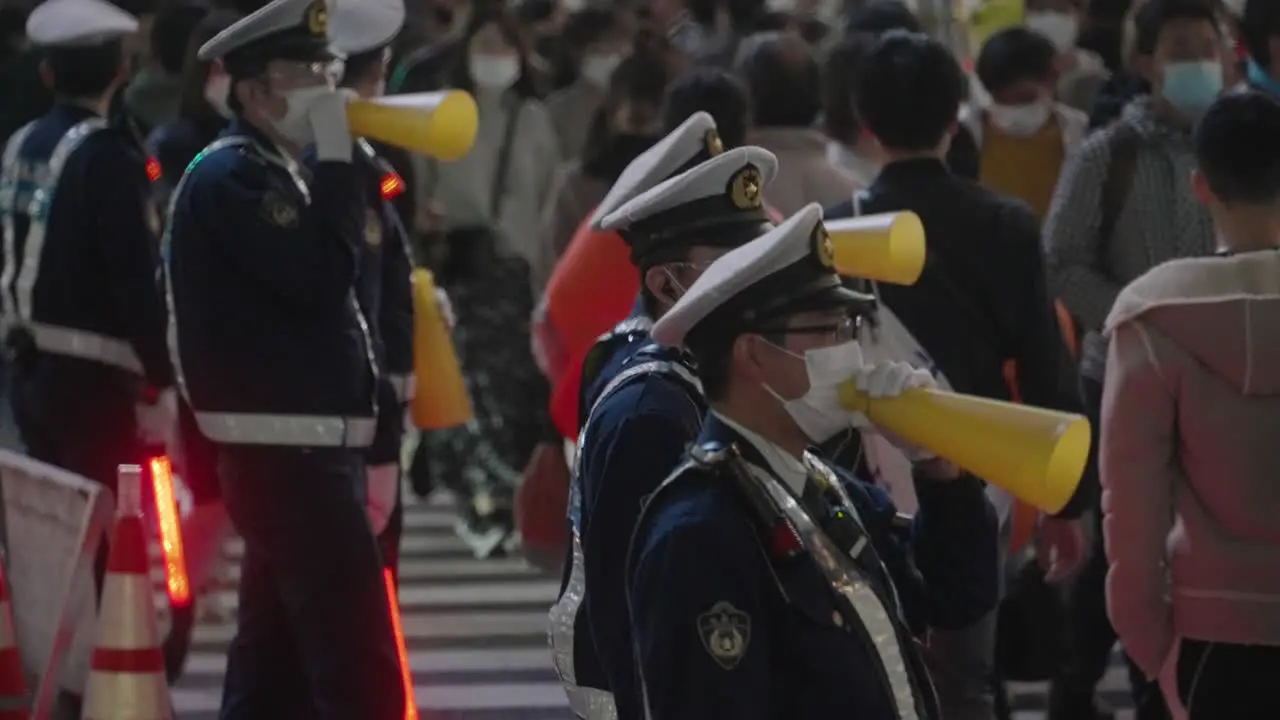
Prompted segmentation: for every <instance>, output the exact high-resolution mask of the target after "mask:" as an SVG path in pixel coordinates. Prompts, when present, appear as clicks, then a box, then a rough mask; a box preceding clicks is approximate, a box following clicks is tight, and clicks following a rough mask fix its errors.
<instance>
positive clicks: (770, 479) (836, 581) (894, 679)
mask: <svg viewBox="0 0 1280 720" xmlns="http://www.w3.org/2000/svg"><path fill="white" fill-rule="evenodd" d="M751 467H752V469H753V472H752V475H754V476H755V477H756V478H757V479H759V480H760V483H761V485H762V486H763V487H764V489H765V490H766V491H767V492H768V493H769V495H770V497H772V499H773V501H774V502H775V503H776V504H777V505H778V507H779V509H781V510H782V512H783V513H784V514H785V515H786V516H787V519H789V520H790V521H791V522H792V523H793V524H794V526H795V528H796V530H798V531H799V532H800V535H801V537H802V538H803V539H804V544H805V546H806V547H808V548H809V549H810V552H809V556H810V557H811V558H813V560H814V564H816V565H817V566H818V569H819V570H821V571H822V574H823V575H824V576H826V578H827V581H828V582H829V583H830V584H831V589H832V590H833V591H835V593H836V594H837V595H839V596H841V597H843V598H844V599H845V600H846V601H847V602H848V603H849V606H850V607H851V608H852V609H853V610H854V612H855V613H857V616H858V620H860V621H861V622H862V625H863V627H864V628H865V629H866V632H867V637H868V638H870V640H871V644H872V645H873V646H874V647H875V651H876V655H877V656H878V657H879V659H880V664H881V666H882V667H883V668H884V671H885V676H886V677H887V678H888V680H889V688H890V691H891V692H892V693H893V700H894V704H895V705H896V706H897V708H896V709H897V717H898V718H899V719H900V720H919V717H920V716H919V714H918V712H917V710H916V691H915V688H914V687H913V686H912V684H911V674H910V671H908V670H907V659H906V653H905V652H904V650H903V648H902V645H901V643H900V642H899V641H898V629H897V626H896V625H895V623H894V620H893V617H892V615H891V612H890V610H889V609H888V608H886V607H885V605H884V603H883V602H881V600H880V596H879V595H877V594H876V592H875V590H873V589H872V587H871V584H870V583H869V582H868V581H867V579H866V578H865V577H863V575H862V573H861V572H860V571H859V570H858V568H857V567H856V566H854V564H853V563H852V562H851V561H850V560H849V558H848V556H846V555H845V554H844V553H843V552H841V551H840V549H839V548H838V547H837V546H836V544H835V543H834V542H832V541H831V539H830V538H829V537H827V534H826V533H824V532H822V530H821V529H819V527H818V525H817V523H815V522H814V521H813V519H812V518H810V517H809V514H808V513H807V512H805V510H804V508H802V507H801V506H800V504H799V503H798V502H796V499H795V496H794V495H792V493H791V492H790V491H789V490H787V489H786V488H785V487H783V485H782V482H781V481H779V480H778V479H777V478H776V477H774V475H773V474H772V473H770V472H768V471H766V470H764V469H763V468H758V467H756V466H755V465H751ZM849 507H850V510H851V511H853V510H856V509H855V508H853V506H852V505H850V506H849ZM855 520H857V518H856V516H855ZM857 522H858V524H859V525H861V524H862V522H861V521H860V520H858V521H857ZM863 534H864V535H865V534H866V530H865V528H864V529H863ZM885 577H888V574H887V573H886V575H885ZM889 590H890V591H891V592H894V593H896V592H897V591H896V588H892V587H890V588H889Z"/></svg>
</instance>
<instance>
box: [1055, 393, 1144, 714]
mask: <svg viewBox="0 0 1280 720" xmlns="http://www.w3.org/2000/svg"><path fill="white" fill-rule="evenodd" d="M1080 394H1081V397H1082V399H1083V400H1084V406H1085V412H1086V414H1087V415H1088V416H1089V422H1090V423H1091V424H1092V425H1093V446H1092V447H1091V448H1090V451H1089V463H1090V464H1091V465H1093V466H1094V467H1096V466H1097V463H1098V445H1099V442H1098V441H1099V435H1100V433H1099V429H1100V428H1101V425H1102V423H1101V409H1102V383H1100V382H1098V381H1097V380H1093V379H1091V378H1087V377H1081V378H1080ZM1096 521H1097V523H1096V525H1095V527H1094V530H1095V531H1096V533H1095V536H1094V537H1095V539H1094V546H1093V548H1092V549H1091V554H1090V556H1089V562H1088V563H1087V564H1086V565H1085V567H1084V569H1083V570H1082V571H1081V573H1080V575H1079V577H1077V578H1076V581H1075V583H1074V584H1073V586H1072V589H1071V592H1070V594H1069V597H1068V601H1067V621H1066V624H1065V626H1064V628H1063V631H1064V637H1063V658H1062V663H1061V665H1060V666H1059V669H1058V673H1057V674H1056V675H1055V677H1054V679H1053V687H1052V690H1051V691H1050V694H1049V718H1050V720H1093V717H1094V715H1093V712H1094V693H1095V691H1096V689H1097V686H1098V682H1099V681H1100V680H1102V676H1103V675H1104V674H1105V673H1106V671H1107V666H1108V665H1110V663H1111V653H1112V650H1113V648H1114V647H1115V644H1116V631H1115V629H1114V628H1112V627H1111V619H1110V618H1109V617H1107V600H1106V580H1107V556H1106V553H1105V552H1104V550H1103V543H1102V516H1101V513H1098V514H1097V515H1096ZM1126 660H1128V658H1127V657H1126ZM1128 664H1129V680H1130V685H1131V687H1132V689H1133V701H1134V705H1135V708H1136V715H1137V718H1138V720H1168V718H1169V711H1168V709H1167V708H1166V707H1165V703H1164V696H1162V695H1161V694H1160V688H1159V686H1158V685H1157V684H1156V683H1154V682H1148V681H1147V680H1146V678H1145V677H1144V676H1143V674H1142V672H1141V671H1139V670H1138V669H1137V667H1136V666H1134V664H1133V663H1132V662H1129V663H1128Z"/></svg>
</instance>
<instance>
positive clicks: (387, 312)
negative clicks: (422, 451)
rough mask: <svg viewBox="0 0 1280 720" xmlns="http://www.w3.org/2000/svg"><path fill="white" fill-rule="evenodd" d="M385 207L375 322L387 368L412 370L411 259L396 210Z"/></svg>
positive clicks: (401, 370)
mask: <svg viewBox="0 0 1280 720" xmlns="http://www.w3.org/2000/svg"><path fill="white" fill-rule="evenodd" d="M386 209H387V212H386V213H385V216H386V218H387V230H386V240H387V241H386V242H385V243H384V244H383V246H384V248H383V251H382V252H383V257H382V307H381V309H380V311H379V315H380V316H379V317H378V319H377V322H378V327H379V329H380V330H381V333H382V347H383V350H384V351H385V353H386V363H387V371H388V372H391V373H396V374H404V373H409V372H412V371H413V283H412V275H413V262H412V261H411V260H410V259H409V258H410V255H409V238H408V236H407V235H406V233H405V229H404V225H403V224H402V223H401V222H400V217H399V213H397V212H396V211H395V209H394V208H391V207H387V208H386ZM424 380H429V378H424Z"/></svg>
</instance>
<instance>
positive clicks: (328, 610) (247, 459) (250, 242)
mask: <svg viewBox="0 0 1280 720" xmlns="http://www.w3.org/2000/svg"><path fill="white" fill-rule="evenodd" d="M327 29H328V11H327V8H326V5H325V3H324V2H323V0H273V2H270V3H268V4H267V5H265V6H264V7H262V8H261V9H259V10H257V11H256V12H254V13H252V14H250V15H249V16H247V17H245V18H244V19H242V20H240V21H239V22H237V23H235V24H234V25H232V26H231V27H229V28H228V29H227V30H225V31H224V32H222V33H220V34H218V35H217V36H215V37H214V38H213V39H212V40H210V41H209V42H208V43H206V44H205V45H204V46H203V47H201V48H200V52H199V57H200V59H201V60H206V61H209V60H215V59H217V60H221V61H222V63H223V65H224V66H225V68H226V70H227V72H228V73H229V74H230V76H231V90H230V96H229V101H228V104H229V105H230V107H231V109H232V110H233V111H234V113H235V115H236V117H235V119H234V120H233V121H232V123H231V125H230V126H229V127H228V129H227V130H226V131H225V132H224V133H223V134H222V136H220V138H219V139H218V140H216V141H215V142H214V143H213V144H212V145H210V146H209V147H207V148H205V149H204V151H203V152H201V154H200V155H198V156H197V157H196V159H195V160H193V161H192V165H191V167H190V168H188V170H187V173H186V176H185V177H184V178H183V180H182V181H181V182H180V184H179V187H178V188H177V190H176V192H175V199H174V204H173V212H172V215H171V219H170V226H169V235H168V238H167V241H166V243H165V248H164V256H165V276H166V291H167V296H168V300H169V311H170V349H171V351H172V352H173V353H174V355H175V357H176V358H177V361H178V362H177V363H176V365H177V369H178V376H179V380H180V384H181V387H182V391H183V394H184V395H185V397H186V399H187V400H188V401H189V402H190V405H191V408H192V410H193V412H194V416H195V421H196V425H197V426H198V428H199V430H200V432H201V434H202V435H204V436H205V437H207V438H208V439H209V440H211V441H213V442H214V443H215V444H216V446H217V454H218V476H219V481H220V484H221V489H222V495H223V498H224V500H225V502H226V505H227V510H228V512H229V514H230V516H231V519H232V522H233V523H234V524H235V527H236V529H237V530H238V531H239V532H240V534H241V536H243V538H244V541H245V555H244V560H243V563H242V567H241V581H240V598H239V628H238V630H237V634H236V637H235V639H234V640H233V641H232V643H231V648H230V650H229V653H228V658H227V674H226V685H225V688H224V697H223V706H222V713H221V717H222V718H224V720H234V719H237V718H262V717H281V718H287V717H308V718H323V719H325V720H338V719H339V718H341V719H342V720H349V719H350V718H357V717H359V718H371V719H372V720H393V719H395V720H398V718H400V717H402V716H403V712H404V693H403V689H402V687H401V683H400V679H399V678H400V676H399V669H398V666H397V658H396V649H395V640H394V637H393V635H392V628H391V618H390V609H389V608H388V606H387V602H386V598H385V594H384V590H383V582H382V571H381V568H380V564H381V563H380V558H379V554H378V548H377V544H376V542H375V539H374V536H373V533H372V532H371V531H370V528H369V522H368V520H367V519H366V517H365V513H364V507H363V495H364V485H365V453H366V452H367V449H368V447H369V445H370V444H371V443H372V441H373V439H374V434H375V432H374V431H375V425H376V423H375V403H374V395H375V385H376V382H377V377H376V363H375V361H374V358H373V347H372V343H371V340H370V337H369V333H368V323H367V322H366V319H365V317H364V316H363V314H362V312H361V308H360V305H359V303H358V302H357V298H356V292H355V283H356V278H357V269H358V267H359V256H360V253H361V248H362V247H363V246H364V245H365V232H364V231H365V222H366V210H367V202H366V197H365V194H364V190H365V189H366V187H367V183H366V182H365V177H364V175H363V174H362V172H361V168H360V166H359V165H358V164H356V163H355V162H353V159H354V143H353V140H352V138H351V134H350V131H349V129H348V127H347V122H346V109H345V106H346V102H347V96H346V93H345V92H344V91H339V90H336V89H335V88H334V80H335V75H336V72H335V70H336V68H335V62H334V61H335V56H334V55H333V54H332V52H331V50H330V47H329V37H328V32H327ZM310 146H314V154H315V157H316V163H315V166H314V169H313V171H312V172H311V178H310V182H309V183H308V182H306V181H304V179H303V177H302V176H301V174H300V171H299V166H298V160H299V158H301V157H303V156H304V153H306V152H307V148H308V147H310Z"/></svg>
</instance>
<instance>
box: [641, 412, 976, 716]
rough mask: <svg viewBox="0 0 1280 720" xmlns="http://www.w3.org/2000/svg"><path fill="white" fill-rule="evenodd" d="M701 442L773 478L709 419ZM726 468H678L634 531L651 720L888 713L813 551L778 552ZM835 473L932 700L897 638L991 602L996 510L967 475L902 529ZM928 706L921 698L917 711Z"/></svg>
mask: <svg viewBox="0 0 1280 720" xmlns="http://www.w3.org/2000/svg"><path fill="white" fill-rule="evenodd" d="M699 443H700V444H703V445H715V444H719V445H721V446H728V445H736V446H737V447H738V449H739V450H740V452H741V453H742V457H743V459H744V460H746V461H747V462H749V463H751V464H754V465H756V466H757V467H760V468H762V469H766V471H767V472H770V473H772V474H774V475H775V476H778V471H777V470H774V469H772V466H771V465H770V464H769V463H768V462H767V461H766V460H765V459H764V456H763V455H762V454H761V452H760V451H759V450H758V449H757V448H756V447H755V446H754V445H752V444H751V443H750V442H749V441H747V440H745V439H744V438H742V436H740V435H739V434H738V433H737V432H735V431H734V430H733V429H731V428H730V427H729V426H728V425H727V424H726V423H724V422H723V421H722V420H720V419H719V418H718V417H717V416H716V415H714V414H712V415H709V416H708V418H707V420H706V423H705V425H704V428H703V432H702V435H701V437H700V438H699ZM771 450H772V451H773V452H774V453H781V452H782V451H781V450H780V449H778V448H772V449H771ZM728 472H730V470H729V467H728V463H723V464H722V465H720V466H711V467H707V466H693V467H685V468H684V469H683V472H680V473H678V474H677V475H676V476H674V479H672V480H671V481H670V482H669V483H666V484H664V485H663V487H662V489H660V490H659V491H658V492H657V493H656V494H655V495H653V496H652V497H651V498H650V500H649V503H648V505H647V506H646V508H645V511H644V515H643V517H642V518H641V520H640V522H639V523H638V524H637V526H636V530H635V538H634V541H633V544H632V550H631V553H630V558H629V563H628V565H629V573H630V585H629V588H628V593H629V596H628V599H629V602H630V611H631V615H632V622H633V625H634V633H635V648H636V653H637V657H638V658H639V662H640V664H641V670H642V671H643V678H644V682H645V687H646V690H647V693H646V696H647V701H648V705H649V709H650V712H651V716H650V717H651V718H652V720H677V719H678V720H684V719H686V718H687V719H690V720H692V719H693V718H710V717H723V718H734V720H756V719H761V720H763V719H765V718H768V719H770V720H793V719H795V718H804V719H805V720H827V719H831V720H836V719H837V718H839V719H840V720H844V719H845V718H852V717H856V718H858V719H859V720H896V718H898V717H899V715H898V714H897V711H896V710H895V709H894V704H893V702H892V700H891V696H890V695H888V693H887V691H886V688H885V685H884V684H883V681H882V680H881V676H882V675H881V673H882V672H883V670H882V668H883V665H882V664H881V661H880V657H879V656H878V655H877V654H876V651H875V648H874V647H873V646H872V645H871V643H870V642H869V641H867V640H864V639H863V636H862V635H861V634H860V633H859V632H856V631H851V626H850V624H849V623H848V622H847V621H846V617H842V616H841V614H840V613H839V612H838V607H837V604H836V602H835V599H834V598H835V595H834V591H833V590H832V588H831V584H830V582H829V581H828V579H827V578H826V576H824V575H823V574H822V573H821V571H820V570H819V569H818V567H817V565H816V564H815V563H814V561H813V560H812V559H811V557H810V556H808V555H800V556H798V557H790V558H787V557H776V556H777V554H778V553H777V552H776V547H777V546H776V545H775V544H774V537H773V534H772V533H770V532H769V531H767V530H765V529H764V528H763V527H762V525H763V523H762V522H761V521H760V520H759V519H758V515H756V514H755V513H754V512H753V511H752V510H751V509H749V506H748V503H747V502H746V501H745V500H744V498H743V495H742V494H741V493H740V491H739V490H738V486H737V485H736V484H735V483H734V481H733V479H732V477H730V476H728V475H727V473H728ZM836 472H837V474H838V475H840V476H841V479H842V482H843V483H844V484H845V487H846V489H847V490H848V492H849V495H850V496H851V498H852V500H853V503H854V504H855V506H857V511H858V515H859V516H860V517H861V518H862V520H863V524H864V525H865V527H866V532H867V534H868V535H869V536H870V540H871V542H870V546H871V548H872V549H873V550H874V553H873V554H874V555H877V556H878V557H879V559H880V560H881V561H882V562H883V563H884V565H883V568H884V569H881V566H880V564H879V563H866V564H865V567H867V568H868V569H867V570H866V571H865V572H866V575H867V577H868V582H870V583H871V584H872V585H873V587H874V588H875V589H876V590H877V594H878V595H880V596H881V597H888V598H896V599H895V600H893V601H891V604H892V605H897V606H898V608H897V609H898V610H899V612H892V613H891V615H892V616H894V617H895V619H896V622H895V625H896V628H897V631H896V634H897V635H898V636H899V639H900V640H901V642H902V647H903V648H904V649H905V650H906V651H907V652H906V653H904V657H905V659H906V661H907V663H906V664H907V667H908V668H910V674H911V676H912V678H913V680H914V686H915V688H917V690H918V693H919V694H918V696H917V697H921V698H930V699H931V698H932V692H931V690H930V689H929V684H928V680H927V671H926V670H925V669H924V666H923V663H922V662H921V661H920V657H919V654H918V652H917V651H916V650H915V647H914V643H912V642H911V640H910V639H909V636H911V635H917V636H918V635H919V634H920V633H921V632H922V631H923V630H925V629H926V628H927V627H930V626H932V627H938V628H956V627H963V626H965V625H968V624H970V623H972V622H974V621H975V620H977V619H978V618H980V617H982V616H983V615H985V614H986V613H987V612H989V611H990V610H991V609H992V608H994V607H995V604H996V581H995V580H996V556H997V553H996V519H995V513H994V510H993V509H992V508H991V505H990V503H989V502H988V501H987V499H986V495H985V493H984V492H983V485H982V483H981V482H980V481H979V480H977V479H976V478H972V477H967V476H966V477H965V478H962V479H960V480H957V481H955V482H952V483H935V482H931V481H920V482H917V493H918V495H919V498H920V513H919V514H918V515H916V517H915V519H914V520H913V521H912V523H911V525H909V526H907V525H904V524H901V523H899V522H897V519H896V513H895V511H894V508H893V505H892V503H891V501H890V500H889V498H888V496H887V495H886V494H885V493H884V492H883V491H881V490H879V489H878V488H876V487H874V486H872V485H870V484H866V483H862V482H860V481H858V480H854V479H853V478H852V476H849V475H847V474H845V473H843V471H838V470H837V471H836ZM815 519H816V518H815ZM900 528H901V529H900ZM913 550H914V553H913V552H912V551H913ZM913 555H914V562H912V558H913ZM868 556H869V553H867V552H866V551H865V549H864V551H863V552H862V554H861V555H859V557H860V558H867V557H868ZM886 573H887V576H886ZM890 583H892V589H890V588H889V587H888V585H889V584H890ZM931 706H932V702H931V700H926V701H925V702H923V703H922V705H921V707H922V708H923V709H924V712H923V713H921V717H924V718H928V713H929V712H930V711H931ZM929 720H939V719H938V718H937V717H932V718H929Z"/></svg>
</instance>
